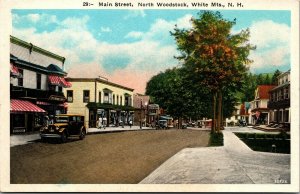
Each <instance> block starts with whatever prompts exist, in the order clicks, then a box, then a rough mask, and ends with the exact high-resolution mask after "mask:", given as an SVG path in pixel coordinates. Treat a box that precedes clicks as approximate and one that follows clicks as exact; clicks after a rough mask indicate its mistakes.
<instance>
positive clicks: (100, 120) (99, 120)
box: [98, 117, 102, 129]
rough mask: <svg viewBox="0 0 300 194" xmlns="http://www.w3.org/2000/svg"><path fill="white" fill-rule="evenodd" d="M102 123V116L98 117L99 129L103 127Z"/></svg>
mask: <svg viewBox="0 0 300 194" xmlns="http://www.w3.org/2000/svg"><path fill="white" fill-rule="evenodd" d="M101 125H102V118H101V117H99V118H98V129H101Z"/></svg>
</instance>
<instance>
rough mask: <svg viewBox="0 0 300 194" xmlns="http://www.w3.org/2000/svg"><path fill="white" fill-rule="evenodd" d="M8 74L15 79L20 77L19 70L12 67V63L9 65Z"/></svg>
mask: <svg viewBox="0 0 300 194" xmlns="http://www.w3.org/2000/svg"><path fill="white" fill-rule="evenodd" d="M10 73H11V75H13V76H16V77H21V76H22V75H21V74H20V72H19V69H18V68H17V67H16V66H14V65H13V64H12V63H11V64H10Z"/></svg>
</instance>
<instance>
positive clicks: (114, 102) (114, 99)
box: [113, 95, 115, 104]
mask: <svg viewBox="0 0 300 194" xmlns="http://www.w3.org/2000/svg"><path fill="white" fill-rule="evenodd" d="M113 104H115V95H113Z"/></svg>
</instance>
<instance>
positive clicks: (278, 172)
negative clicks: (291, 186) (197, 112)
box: [140, 128, 290, 184]
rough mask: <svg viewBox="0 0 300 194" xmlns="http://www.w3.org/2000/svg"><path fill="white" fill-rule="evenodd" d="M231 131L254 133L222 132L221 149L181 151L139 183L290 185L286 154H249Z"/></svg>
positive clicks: (252, 130) (245, 130)
mask: <svg viewBox="0 0 300 194" xmlns="http://www.w3.org/2000/svg"><path fill="white" fill-rule="evenodd" d="M232 131H244V132H254V129H247V128H240V129H239V128H230V129H228V130H227V129H226V130H225V131H224V132H223V134H224V146H223V147H207V148H187V149H183V150H181V151H180V152H178V153H177V154H175V155H174V156H173V157H171V158H170V159H169V160H167V161H166V162H165V163H163V164H162V165H161V166H160V167H159V168H157V169H156V170H155V171H154V172H152V173H151V174H150V175H149V176H148V177H146V178H145V179H144V180H143V181H141V182H140V183H142V184H169V183H176V184H184V183H193V184H206V183H207V184H230V183H235V184H254V183H255V184H268V183H271V184H274V183H275V182H280V183H290V154H275V153H263V152H255V151H252V150H251V149H250V148H249V147H248V146H247V145H246V144H244V143H243V142H242V141H240V140H239V139H238V138H237V137H236V136H235V135H234V134H233V133H232Z"/></svg>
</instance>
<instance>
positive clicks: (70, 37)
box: [12, 9, 291, 93]
mask: <svg viewBox="0 0 300 194" xmlns="http://www.w3.org/2000/svg"><path fill="white" fill-rule="evenodd" d="M220 12H221V14H222V15H223V18H225V19H228V20H234V19H236V25H235V26H234V27H233V29H232V33H236V32H239V31H241V30H242V29H246V28H249V29H250V43H251V44H253V45H256V47H257V48H256V50H255V51H251V53H250V56H249V58H250V59H252V60H253V61H254V62H253V63H252V64H251V65H250V71H251V72H253V73H269V72H273V71H275V70H276V69H279V70H281V71H287V70H289V69H290V52H291V51H290V37H291V36H290V33H291V29H290V28H291V19H290V16H291V15H290V14H291V13H290V11H284V10H278V11H277V10H268V11H267V10H259V11H257V10H250V11H247V10H232V11H231V10H221V11H220ZM197 13H199V10H192V9H190V10H175V9H173V10H62V9H59V10H53V9H51V10H45V9H40V10H34V9H30V10H29V9H28V10H20V9H14V10H12V27H13V29H12V35H13V36H15V37H17V38H20V39H22V40H24V41H26V42H31V43H32V44H34V45H36V46H38V47H41V48H43V49H46V50H48V51H51V52H53V53H55V54H58V55H61V56H63V57H65V58H66V62H65V71H67V72H68V77H98V76H102V77H106V78H108V79H109V81H112V82H115V83H118V84H121V85H124V86H127V87H130V88H133V89H135V92H137V93H144V92H145V87H146V83H147V81H148V80H149V79H151V77H152V76H153V75H156V74H157V73H159V72H163V71H164V70H165V69H167V68H172V67H175V66H180V65H181V64H180V62H179V61H178V60H176V59H175V58H174V56H178V55H179V53H178V51H177V49H176V43H175V41H174V38H173V37H172V36H171V35H170V31H173V29H174V27H175V24H177V27H178V28H185V29H189V28H190V27H191V23H190V19H191V17H194V18H197Z"/></svg>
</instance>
